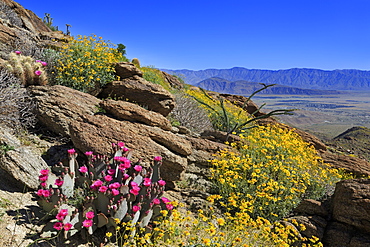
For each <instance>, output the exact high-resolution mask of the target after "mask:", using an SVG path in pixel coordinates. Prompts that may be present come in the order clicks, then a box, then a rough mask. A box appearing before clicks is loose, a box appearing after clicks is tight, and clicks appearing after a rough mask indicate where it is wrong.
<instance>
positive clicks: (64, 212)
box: [59, 209, 68, 216]
mask: <svg viewBox="0 0 370 247" xmlns="http://www.w3.org/2000/svg"><path fill="white" fill-rule="evenodd" d="M59 214H60V215H63V216H67V215H68V209H61V210H60V211H59Z"/></svg>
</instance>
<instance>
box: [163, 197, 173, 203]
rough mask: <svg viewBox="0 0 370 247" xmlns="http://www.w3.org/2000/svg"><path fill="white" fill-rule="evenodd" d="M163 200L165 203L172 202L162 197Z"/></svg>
mask: <svg viewBox="0 0 370 247" xmlns="http://www.w3.org/2000/svg"><path fill="white" fill-rule="evenodd" d="M161 199H162V202H164V203H167V202H171V201H170V200H168V198H166V197H162V198H161Z"/></svg>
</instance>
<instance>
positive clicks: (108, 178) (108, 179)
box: [104, 175, 113, 182]
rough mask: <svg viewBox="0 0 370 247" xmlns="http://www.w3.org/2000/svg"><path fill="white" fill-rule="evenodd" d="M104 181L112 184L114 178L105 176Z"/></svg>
mask: <svg viewBox="0 0 370 247" xmlns="http://www.w3.org/2000/svg"><path fill="white" fill-rule="evenodd" d="M104 180H105V181H107V182H110V181H112V180H113V178H112V176H111V175H106V176H104Z"/></svg>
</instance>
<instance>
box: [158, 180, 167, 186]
mask: <svg viewBox="0 0 370 247" xmlns="http://www.w3.org/2000/svg"><path fill="white" fill-rule="evenodd" d="M158 184H159V185H160V186H165V185H166V181H164V180H162V179H161V180H159V181H158Z"/></svg>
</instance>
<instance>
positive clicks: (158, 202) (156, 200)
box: [153, 198, 161, 205]
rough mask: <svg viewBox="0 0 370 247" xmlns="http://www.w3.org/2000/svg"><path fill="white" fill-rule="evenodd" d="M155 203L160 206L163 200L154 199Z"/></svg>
mask: <svg viewBox="0 0 370 247" xmlns="http://www.w3.org/2000/svg"><path fill="white" fill-rule="evenodd" d="M153 203H154V204H155V205H159V204H160V203H161V200H159V199H158V198H154V199H153Z"/></svg>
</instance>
